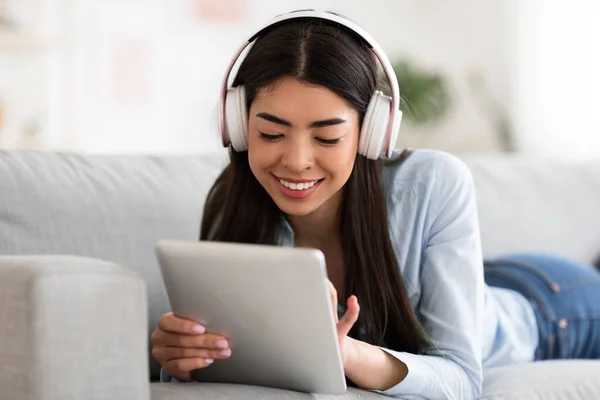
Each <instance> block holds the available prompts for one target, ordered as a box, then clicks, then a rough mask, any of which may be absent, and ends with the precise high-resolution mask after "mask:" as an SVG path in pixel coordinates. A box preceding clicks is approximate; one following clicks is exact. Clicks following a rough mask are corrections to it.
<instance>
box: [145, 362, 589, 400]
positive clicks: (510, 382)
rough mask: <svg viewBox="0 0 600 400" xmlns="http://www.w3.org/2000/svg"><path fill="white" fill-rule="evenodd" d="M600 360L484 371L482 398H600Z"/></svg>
mask: <svg viewBox="0 0 600 400" xmlns="http://www.w3.org/2000/svg"><path fill="white" fill-rule="evenodd" d="M598 377H600V361H589V360H554V361H541V362H535V363H527V364H520V365H515V366H509V367H501V368H492V369H489V370H487V371H485V373H484V385H483V394H482V397H481V398H480V399H481V400H590V399H600V379H598ZM151 393H152V400H187V399H190V400H192V399H193V400H196V399H214V400H238V399H240V400H241V399H243V400H252V399H261V400H270V399H278V400H279V399H283V400H286V399H287V400H296V399H298V400H303V399H314V400H337V399H339V400H351V399H361V400H370V399H373V400H375V399H378V400H379V399H381V400H383V399H389V397H386V396H383V395H379V394H376V393H373V392H369V391H363V390H359V389H356V388H348V390H347V392H346V393H345V394H343V395H340V396H333V395H324V394H308V393H300V392H293V391H288V390H279V389H272V388H263V387H258V386H247V385H227V384H218V383H153V384H152V385H151Z"/></svg>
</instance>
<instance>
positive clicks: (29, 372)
mask: <svg viewBox="0 0 600 400" xmlns="http://www.w3.org/2000/svg"><path fill="white" fill-rule="evenodd" d="M147 313H148V310H147V298H146V286H145V282H144V280H143V278H142V277H141V276H140V275H138V274H137V273H136V272H135V271H133V270H130V269H128V268H125V267H122V266H119V265H117V264H113V263H109V262H105V261H100V260H95V259H89V258H82V257H73V256H4V257H0V388H1V389H0V391H1V393H2V396H1V397H2V398H6V399H11V400H59V399H60V400H71V399H73V400H74V399H77V400H80V399H92V400H121V399H122V400H148V399H149V398H150V386H149V385H150V384H149V375H148V324H147V320H148V315H147Z"/></svg>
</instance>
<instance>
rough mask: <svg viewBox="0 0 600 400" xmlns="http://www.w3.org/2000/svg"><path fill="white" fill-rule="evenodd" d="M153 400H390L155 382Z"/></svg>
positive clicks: (355, 393)
mask: <svg viewBox="0 0 600 400" xmlns="http://www.w3.org/2000/svg"><path fill="white" fill-rule="evenodd" d="M150 391H151V399H152V400H203V399H207V400H208V399H210V400H238V399H241V400H353V399H356V400H389V399H390V398H389V397H388V396H383V395H380V394H377V393H374V392H367V391H364V390H359V389H356V388H348V390H347V391H346V393H344V394H343V395H339V396H335V395H327V394H317V393H314V394H311V393H302V392H294V391H291V390H280V389H273V388H265V387H260V386H247V385H228V384H222V383H195V382H194V383H153V384H151V386H150Z"/></svg>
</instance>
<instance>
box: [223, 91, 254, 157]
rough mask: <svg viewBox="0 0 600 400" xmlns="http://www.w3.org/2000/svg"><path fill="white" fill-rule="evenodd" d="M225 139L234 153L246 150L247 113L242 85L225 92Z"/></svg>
mask: <svg viewBox="0 0 600 400" xmlns="http://www.w3.org/2000/svg"><path fill="white" fill-rule="evenodd" d="M225 125H226V129H227V138H228V139H229V142H230V143H231V145H232V146H233V148H234V150H235V151H245V150H248V113H247V111H246V89H245V87H244V85H239V86H236V87H232V88H230V89H228V90H227V97H226V99H225Z"/></svg>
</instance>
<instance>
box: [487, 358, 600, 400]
mask: <svg viewBox="0 0 600 400" xmlns="http://www.w3.org/2000/svg"><path fill="white" fill-rule="evenodd" d="M599 378H600V361H596V360H553V361H540V362H535V363H527V364H520V365H515V366H508V367H500V368H493V369H490V370H488V371H486V372H485V374H484V391H483V392H484V393H483V396H482V399H483V400H521V399H522V400H590V399H600V379H599Z"/></svg>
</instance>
